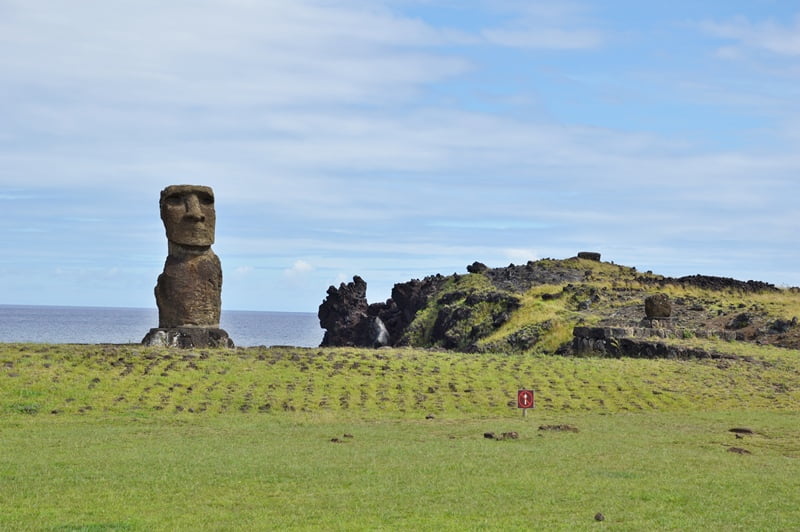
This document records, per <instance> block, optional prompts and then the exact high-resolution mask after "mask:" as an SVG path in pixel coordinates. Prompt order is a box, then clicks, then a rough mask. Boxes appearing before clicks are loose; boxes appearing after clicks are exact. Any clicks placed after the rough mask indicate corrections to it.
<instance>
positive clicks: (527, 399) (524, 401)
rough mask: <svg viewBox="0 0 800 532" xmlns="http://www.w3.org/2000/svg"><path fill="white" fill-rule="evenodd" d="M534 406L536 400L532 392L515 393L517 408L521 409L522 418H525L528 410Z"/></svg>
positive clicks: (519, 391)
mask: <svg viewBox="0 0 800 532" xmlns="http://www.w3.org/2000/svg"><path fill="white" fill-rule="evenodd" d="M535 406H536V398H535V395H534V393H533V390H518V391H517V408H521V409H522V417H527V415H528V409H529V408H534V407H535Z"/></svg>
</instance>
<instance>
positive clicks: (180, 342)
mask: <svg viewBox="0 0 800 532" xmlns="http://www.w3.org/2000/svg"><path fill="white" fill-rule="evenodd" d="M142 343H143V344H144V345H148V346H154V347H183V348H190V347H234V344H233V340H231V339H230V337H229V336H228V333H227V332H225V331H224V330H223V329H219V328H212V327H175V328H158V329H150V332H148V333H147V335H146V336H145V337H144V340H142Z"/></svg>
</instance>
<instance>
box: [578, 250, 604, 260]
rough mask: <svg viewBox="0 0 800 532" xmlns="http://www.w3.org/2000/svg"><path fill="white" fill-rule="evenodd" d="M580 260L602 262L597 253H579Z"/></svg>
mask: <svg viewBox="0 0 800 532" xmlns="http://www.w3.org/2000/svg"><path fill="white" fill-rule="evenodd" d="M578 258H579V259H585V260H593V261H597V262H600V253H597V252H596V251H581V252H579V253H578Z"/></svg>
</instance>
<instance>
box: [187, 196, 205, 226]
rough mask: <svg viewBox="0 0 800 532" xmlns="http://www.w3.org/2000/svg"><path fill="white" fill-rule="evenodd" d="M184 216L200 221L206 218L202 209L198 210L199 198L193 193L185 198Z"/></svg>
mask: <svg viewBox="0 0 800 532" xmlns="http://www.w3.org/2000/svg"><path fill="white" fill-rule="evenodd" d="M184 218H187V219H189V220H193V221H195V222H202V221H204V220H205V219H206V217H205V216H204V215H203V211H202V210H200V200H198V199H197V196H195V195H194V194H192V195H190V196H189V197H188V198H186V214H185V216H184Z"/></svg>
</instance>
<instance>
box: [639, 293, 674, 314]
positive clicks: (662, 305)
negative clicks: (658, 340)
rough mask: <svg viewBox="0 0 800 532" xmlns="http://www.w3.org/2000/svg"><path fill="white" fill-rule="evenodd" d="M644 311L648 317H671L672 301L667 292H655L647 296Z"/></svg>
mask: <svg viewBox="0 0 800 532" xmlns="http://www.w3.org/2000/svg"><path fill="white" fill-rule="evenodd" d="M644 313H645V316H647V317H648V318H669V317H670V316H671V315H672V303H670V301H669V297H668V296H667V294H654V295H652V296H648V297H646V298H645V300H644Z"/></svg>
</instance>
